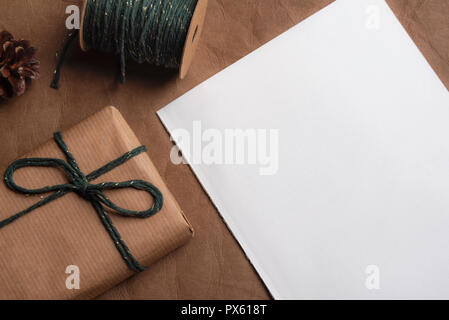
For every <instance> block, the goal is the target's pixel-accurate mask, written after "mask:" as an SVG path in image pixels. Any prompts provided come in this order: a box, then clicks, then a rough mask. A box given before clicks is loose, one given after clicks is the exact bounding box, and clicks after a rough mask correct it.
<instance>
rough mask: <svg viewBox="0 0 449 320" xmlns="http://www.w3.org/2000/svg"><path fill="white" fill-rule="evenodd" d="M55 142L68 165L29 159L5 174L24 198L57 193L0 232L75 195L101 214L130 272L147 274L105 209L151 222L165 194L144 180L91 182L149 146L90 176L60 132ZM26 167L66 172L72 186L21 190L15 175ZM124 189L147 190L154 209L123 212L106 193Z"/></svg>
mask: <svg viewBox="0 0 449 320" xmlns="http://www.w3.org/2000/svg"><path fill="white" fill-rule="evenodd" d="M54 139H55V141H56V143H57V145H58V146H59V148H60V149H61V150H62V151H63V152H64V154H65V156H66V158H67V162H66V161H64V160H61V159H54V158H26V159H19V160H17V161H15V162H13V163H12V164H11V165H10V166H9V167H8V169H6V172H5V178H4V180H5V183H6V185H7V186H8V188H9V189H11V190H13V191H15V192H18V193H22V194H43V193H48V192H54V193H52V194H51V195H50V196H48V197H46V198H44V199H42V200H41V201H39V202H37V203H35V204H34V205H32V206H31V207H29V208H28V209H25V210H23V211H21V212H18V213H16V214H15V215H13V216H11V217H9V218H7V219H5V220H3V221H0V229H1V228H3V227H5V226H7V225H8V224H10V223H12V222H13V221H15V220H17V219H19V218H20V217H22V216H24V215H26V214H27V213H30V212H31V211H33V210H35V209H37V208H39V207H42V206H44V205H45V204H47V203H49V202H51V201H53V200H56V199H58V198H60V197H62V196H64V195H65V194H67V193H69V192H75V193H77V194H78V195H79V196H81V197H82V198H84V199H86V200H87V201H89V202H90V203H91V204H92V206H93V207H94V208H95V210H96V211H97V213H98V215H99V217H100V219H101V221H102V222H103V224H104V226H105V228H106V230H107V232H108V233H109V235H110V236H111V238H112V240H113V241H114V244H115V246H116V247H117V250H118V251H119V252H120V255H121V256H122V258H123V259H124V260H125V262H126V264H127V265H128V267H129V268H130V269H132V270H133V271H135V272H140V271H143V270H144V269H145V268H144V267H143V266H141V265H140V264H139V262H138V261H137V260H136V259H135V258H134V256H133V255H132V254H131V252H130V250H129V248H128V246H127V245H126V244H125V242H124V241H123V239H122V238H121V236H120V233H119V232H118V230H117V229H116V228H115V227H114V224H113V223H112V220H111V218H110V217H109V215H108V213H107V212H105V210H104V206H106V207H108V208H111V209H113V210H114V211H115V212H116V213H118V214H121V215H123V216H128V217H137V218H148V217H151V216H153V215H154V214H156V213H157V212H159V211H160V210H161V209H162V205H163V196H162V193H161V192H160V191H159V189H158V188H156V187H155V186H154V185H152V184H151V183H149V182H146V181H143V180H129V181H124V182H117V183H115V182H103V183H99V184H91V183H90V181H92V180H95V179H96V178H98V177H100V176H102V175H103V174H105V173H107V172H109V171H111V170H113V169H115V168H116V167H118V166H120V165H122V164H123V163H125V162H126V161H128V160H129V159H131V158H133V157H135V156H137V155H139V154H140V153H142V152H145V151H146V148H145V146H140V147H138V148H136V149H134V150H132V151H129V152H127V153H125V154H124V155H122V156H121V157H119V158H117V159H115V160H113V161H111V162H109V163H107V164H106V165H104V166H102V167H101V168H99V169H97V170H95V171H93V172H91V173H90V174H88V175H84V173H83V172H82V171H81V170H80V168H79V166H78V164H77V162H76V160H75V158H74V157H73V155H72V154H71V153H70V151H69V149H68V147H67V145H66V144H65V142H64V140H63V138H62V135H61V133H60V132H56V133H55V134H54ZM24 167H57V168H60V169H62V170H64V171H65V173H66V174H67V176H68V178H69V181H70V182H69V183H65V184H59V185H55V186H46V187H43V188H38V189H26V188H23V187H21V186H18V185H17V184H16V183H15V182H14V177H13V176H14V172H15V171H16V170H18V169H20V168H24ZM122 188H134V189H137V190H143V191H146V192H148V193H149V194H150V195H151V196H152V197H153V198H154V204H153V206H152V207H151V208H149V209H148V210H145V211H132V210H127V209H124V208H121V207H119V206H117V205H116V204H114V203H113V202H112V201H111V200H109V198H108V197H107V196H106V195H105V194H104V193H103V191H104V190H112V189H122Z"/></svg>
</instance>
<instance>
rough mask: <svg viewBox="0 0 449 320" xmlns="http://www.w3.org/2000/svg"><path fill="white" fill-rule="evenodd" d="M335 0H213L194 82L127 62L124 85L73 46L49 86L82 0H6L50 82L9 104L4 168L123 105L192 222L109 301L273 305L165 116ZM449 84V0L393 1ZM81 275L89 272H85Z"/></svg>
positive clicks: (9, 21) (104, 61) (5, 10)
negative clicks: (178, 150) (71, 16)
mask: <svg viewBox="0 0 449 320" xmlns="http://www.w3.org/2000/svg"><path fill="white" fill-rule="evenodd" d="M330 2H332V1H331V0H209V9H208V13H207V17H206V22H205V27H204V33H203V36H202V39H201V42H200V45H199V48H198V52H197V54H196V57H195V59H194V62H193V64H192V67H191V69H190V72H189V74H188V76H187V78H186V79H185V80H182V81H181V80H179V79H177V77H176V72H167V71H166V70H161V69H157V68H153V67H151V66H147V65H144V66H140V65H137V64H134V63H128V69H127V81H126V83H125V84H124V85H120V84H118V82H117V77H116V75H117V60H116V58H115V57H112V56H106V55H104V54H102V53H94V52H87V53H84V52H81V51H80V49H79V48H78V46H76V45H75V46H74V48H73V50H72V51H71V55H70V56H69V57H68V59H67V61H66V64H65V65H64V68H63V71H62V72H63V73H62V78H61V82H60V84H61V88H60V89H59V90H58V91H56V90H53V89H50V88H49V84H50V81H51V76H52V73H53V69H54V65H55V62H56V57H55V53H56V52H57V51H58V50H59V49H60V48H61V46H62V44H63V41H64V39H65V35H66V34H67V30H66V29H65V27H64V25H65V24H64V22H65V18H66V14H65V8H66V6H67V5H69V4H71V3H73V4H77V3H78V1H77V0H73V1H68V0H0V29H2V28H5V29H7V30H9V31H10V32H11V33H13V34H14V35H15V37H17V38H25V39H29V40H31V41H32V43H33V45H34V46H36V47H37V48H38V49H39V52H38V56H39V58H40V60H41V64H42V66H41V73H42V76H41V78H40V79H39V80H38V81H35V82H34V83H33V85H32V87H31V88H30V90H29V91H28V92H27V93H26V94H25V95H24V96H22V97H20V98H17V99H14V100H12V101H9V102H7V103H0V137H1V148H0V167H1V168H5V167H6V166H7V164H8V163H9V162H10V161H12V160H13V159H15V158H17V157H18V156H20V155H21V154H23V153H26V152H29V151H30V150H32V149H33V148H35V147H37V146H39V145H40V144H41V143H43V142H45V141H46V140H48V139H49V138H50V137H51V135H52V133H53V132H54V131H56V130H59V129H64V128H68V127H70V126H72V125H74V124H75V123H77V122H79V121H80V120H82V119H84V118H85V117H87V116H89V115H91V114H93V113H94V112H96V111H98V110H100V109H101V108H102V107H104V106H106V105H115V106H117V108H119V109H120V111H121V112H122V114H123V116H124V117H125V119H126V120H127V121H128V122H129V124H130V125H131V127H132V129H133V130H134V131H135V132H136V134H137V136H138V137H139V139H140V141H141V142H142V143H144V144H146V145H147V146H148V147H149V154H150V156H151V158H152V160H153V162H154V164H155V165H156V167H157V168H158V170H159V172H160V174H161V175H162V177H163V178H164V179H165V181H166V183H167V185H168V187H169V188H170V190H171V191H172V193H173V194H174V196H175V198H176V199H177V200H178V202H179V204H180V205H181V207H182V209H183V210H184V212H185V214H186V215H187V217H188V218H189V220H190V221H191V223H192V224H193V226H194V228H195V231H196V237H195V238H194V239H193V240H192V241H191V242H190V243H189V244H188V245H187V246H185V247H183V248H181V249H179V250H177V251H176V252H175V253H173V254H171V255H170V256H168V257H167V258H164V259H162V260H160V261H159V262H157V263H156V264H154V265H152V266H151V268H150V269H149V270H148V271H146V272H144V273H142V274H139V275H137V276H135V277H133V278H132V279H130V280H128V281H126V282H125V283H122V284H121V285H119V286H118V287H117V288H115V289H113V290H111V291H109V292H107V293H105V294H104V295H103V296H102V298H107V299H111V298H112V299H114V298H115V299H129V298H133V299H264V298H269V294H268V292H267V291H266V289H265V287H264V285H263V283H262V282H261V281H260V280H259V278H258V276H257V275H256V273H255V272H254V270H253V269H252V267H251V265H250V263H249V262H248V261H247V260H246V258H245V256H244V254H243V253H242V251H241V249H240V247H239V245H238V244H237V243H236V241H235V240H234V239H233V237H232V236H231V234H230V232H229V231H228V230H227V228H226V226H225V225H224V224H223V222H222V220H221V218H220V216H219V214H218V212H217V210H216V209H215V208H214V206H213V205H212V203H211V202H210V200H209V199H208V197H207V196H206V194H205V193H204V191H203V190H202V189H201V187H200V184H199V183H198V181H197V180H196V179H195V177H194V175H193V174H192V172H191V171H190V169H189V167H188V166H185V165H181V166H175V165H173V164H172V163H171V162H170V159H169V151H170V148H171V146H172V144H171V142H170V140H169V136H168V134H167V132H166V131H165V130H164V128H163V126H162V124H161V123H160V121H159V120H158V118H157V116H156V111H157V110H158V109H160V108H161V107H163V106H165V105H166V104H167V103H168V102H170V101H171V100H173V99H174V98H176V97H178V96H180V95H181V94H183V93H184V92H186V91H188V90H189V89H191V88H192V87H194V86H195V85H197V84H198V83H200V82H202V81H204V80H206V79H207V78H209V77H210V76H212V75H213V74H215V73H217V72H218V71H220V70H221V69H223V68H225V67H226V66H228V65H229V64H231V63H233V62H235V61H236V60H238V59H239V58H241V57H242V56H244V55H246V54H248V53H249V52H251V51H252V50H254V49H256V48H257V47H259V46H260V45H262V44H263V43H265V42H267V41H269V40H270V39H272V38H274V37H275V36H277V35H279V34H280V33H282V32H283V31H285V30H286V29H288V28H289V27H291V26H293V25H295V24H296V23H298V22H300V21H301V20H303V19H304V18H306V17H307V16H309V15H311V14H313V13H314V12H316V11H317V10H319V9H320V8H322V7H324V6H325V5H327V4H328V3H330ZM388 3H389V4H390V6H391V7H392V9H393V11H394V12H395V14H396V15H397V16H398V18H399V19H400V21H401V22H402V24H403V25H404V26H405V28H406V29H407V31H408V32H409V33H410V35H411V36H412V38H413V39H414V41H415V42H416V44H417V45H418V47H419V48H420V49H421V51H422V52H423V54H424V55H425V57H426V58H427V60H428V61H429V62H430V64H431V65H432V67H433V68H434V69H435V71H436V72H437V73H438V75H439V76H440V78H441V79H442V81H443V82H444V83H445V85H446V87H448V88H449V41H448V39H449V19H448V17H449V1H447V0H432V1H425V0H388ZM81 277H82V275H81Z"/></svg>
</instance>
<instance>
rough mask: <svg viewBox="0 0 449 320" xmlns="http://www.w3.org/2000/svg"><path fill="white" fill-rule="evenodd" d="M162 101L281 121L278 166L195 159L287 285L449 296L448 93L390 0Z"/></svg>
mask: <svg viewBox="0 0 449 320" xmlns="http://www.w3.org/2000/svg"><path fill="white" fill-rule="evenodd" d="M158 114H159V116H160V118H161V120H162V122H163V123H164V125H165V126H166V128H167V129H168V131H169V132H173V131H174V130H176V129H179V128H183V129H185V130H187V131H188V132H190V133H191V134H192V135H193V131H194V127H195V123H194V121H198V120H199V121H201V127H202V130H203V131H202V132H204V130H206V129H211V128H212V129H214V130H216V131H217V132H224V131H225V129H232V128H240V129H262V130H264V129H274V130H278V134H279V140H278V141H279V153H278V155H279V166H278V170H277V172H276V173H275V174H273V175H261V174H260V165H257V164H256V165H254V164H248V163H247V164H234V165H226V164H207V163H204V161H203V162H201V161H192V159H190V160H191V163H190V164H191V166H192V169H193V171H194V172H195V174H196V176H197V177H198V179H199V181H200V183H201V184H202V185H203V187H204V189H205V190H206V192H207V193H208V195H209V196H210V198H211V200H212V201H213V203H214V204H215V206H216V207H217V209H218V211H219V212H220V214H221V215H222V217H223V219H224V221H225V222H226V223H227V225H228V226H229V228H230V230H231V231H232V233H233V234H234V236H235V237H236V239H237V240H238V241H239V243H240V245H241V246H242V248H243V250H244V251H245V253H246V255H247V257H248V258H249V260H250V261H251V262H252V264H253V265H254V267H255V269H256V270H257V272H258V273H259V275H260V276H261V278H262V279H263V281H264V282H265V284H266V285H267V287H268V289H269V290H270V292H271V293H272V294H273V296H274V297H275V298H277V299H334V298H335V299H353V298H356V299H395V298H404V299H407V298H411V299H415V298H436V299H439V298H446V299H448V298H449V276H448V273H449V94H448V91H447V90H446V88H445V87H444V86H443V84H442V83H441V82H440V80H439V79H438V77H437V75H436V74H435V73H434V71H433V70H432V69H431V67H430V66H429V64H428V63H427V61H426V60H425V58H424V57H423V56H422V54H421V53H420V52H419V50H418V49H417V48H416V46H415V44H414V43H413V41H412V40H411V39H410V37H409V36H408V34H407V33H406V31H405V30H404V29H403V27H402V26H401V25H400V23H399V21H398V20H397V19H396V17H395V16H394V14H393V13H392V11H391V10H390V8H389V7H388V5H387V4H386V3H385V2H384V1H382V0H337V1H336V2H334V3H332V4H331V5H329V6H328V7H326V8H324V9H323V10H321V11H319V12H318V13H316V14H314V15H313V16H311V17H309V18H308V19H306V20H305V21H303V22H301V23H300V24H298V25H297V26H295V27H293V28H292V29H290V30H289V31H287V32H285V33H284V34H282V35H281V36H279V37H277V38H276V39H274V40H272V41H270V42H269V43H267V44H266V45H264V46H262V47H261V48H259V49H257V50H256V51H254V52H252V53H251V54H249V55H248V56H246V57H244V58H243V59H241V60H240V61H238V62H237V63H235V64H233V65H231V66H230V67H228V68H226V69H225V70H223V71H222V72H220V73H218V74H217V75H215V76H213V77H212V78H210V79H209V80H207V81H205V82H204V83H202V84H200V85H199V86H197V87H196V88H194V89H193V90H191V91H190V92H188V93H186V94H185V95H184V96H182V97H180V98H178V99H177V100H175V101H173V102H172V103H170V104H169V105H168V106H167V107H165V108H163V109H161V110H160V111H159V113H158ZM194 139H195V137H193V136H192V139H191V140H192V141H193V140H194ZM181 140H184V141H181ZM188 142H189V140H188V139H178V141H176V143H177V145H178V146H179V147H180V149H181V150H182V151H183V152H184V153H187V152H190V151H189V150H187V149H189V148H191V145H190V144H189V143H188ZM204 145H207V141H204ZM180 183H182V181H180Z"/></svg>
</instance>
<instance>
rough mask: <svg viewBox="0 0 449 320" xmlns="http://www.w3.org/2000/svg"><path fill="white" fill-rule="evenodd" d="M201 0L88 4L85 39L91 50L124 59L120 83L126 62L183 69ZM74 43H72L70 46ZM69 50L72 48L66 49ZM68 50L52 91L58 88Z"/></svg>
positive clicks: (96, 1)
mask: <svg viewBox="0 0 449 320" xmlns="http://www.w3.org/2000/svg"><path fill="white" fill-rule="evenodd" d="M197 2H198V0H88V1H87V4H86V11H85V16H84V25H83V39H84V42H85V44H86V46H87V48H89V49H96V50H99V51H103V52H109V53H114V54H118V55H119V56H120V81H121V82H122V83H123V82H124V81H125V73H126V59H128V58H131V59H132V60H134V61H137V62H138V63H143V62H148V63H150V64H152V65H156V66H164V67H166V68H179V67H180V65H181V59H182V55H183V49H184V44H185V41H186V38H187V32H188V29H189V26H190V22H191V20H192V17H193V13H194V11H195V8H196V5H197ZM72 40H73V39H69V41H68V43H69V42H71V41H72ZM66 46H67V47H68V45H66ZM66 50H67V48H65V49H64V50H63V52H62V54H61V56H60V62H59V63H58V67H57V68H56V71H55V79H54V80H53V82H52V85H51V87H52V88H57V87H58V79H59V74H60V67H61V64H62V61H63V59H64V55H65V51H66Z"/></svg>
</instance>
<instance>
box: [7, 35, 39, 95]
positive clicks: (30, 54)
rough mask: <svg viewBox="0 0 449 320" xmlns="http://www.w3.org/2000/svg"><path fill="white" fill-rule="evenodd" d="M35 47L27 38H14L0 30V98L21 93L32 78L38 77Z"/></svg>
mask: <svg viewBox="0 0 449 320" xmlns="http://www.w3.org/2000/svg"><path fill="white" fill-rule="evenodd" d="M35 55H36V49H35V48H34V47H31V46H30V43H29V41H27V40H14V38H13V36H12V35H11V34H10V33H9V32H7V31H2V32H0V98H3V99H9V98H12V97H14V96H20V95H22V94H23V93H24V92H25V90H26V87H27V86H28V85H29V84H30V82H31V80H32V79H37V78H38V77H39V60H38V59H37V58H36V57H35Z"/></svg>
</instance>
